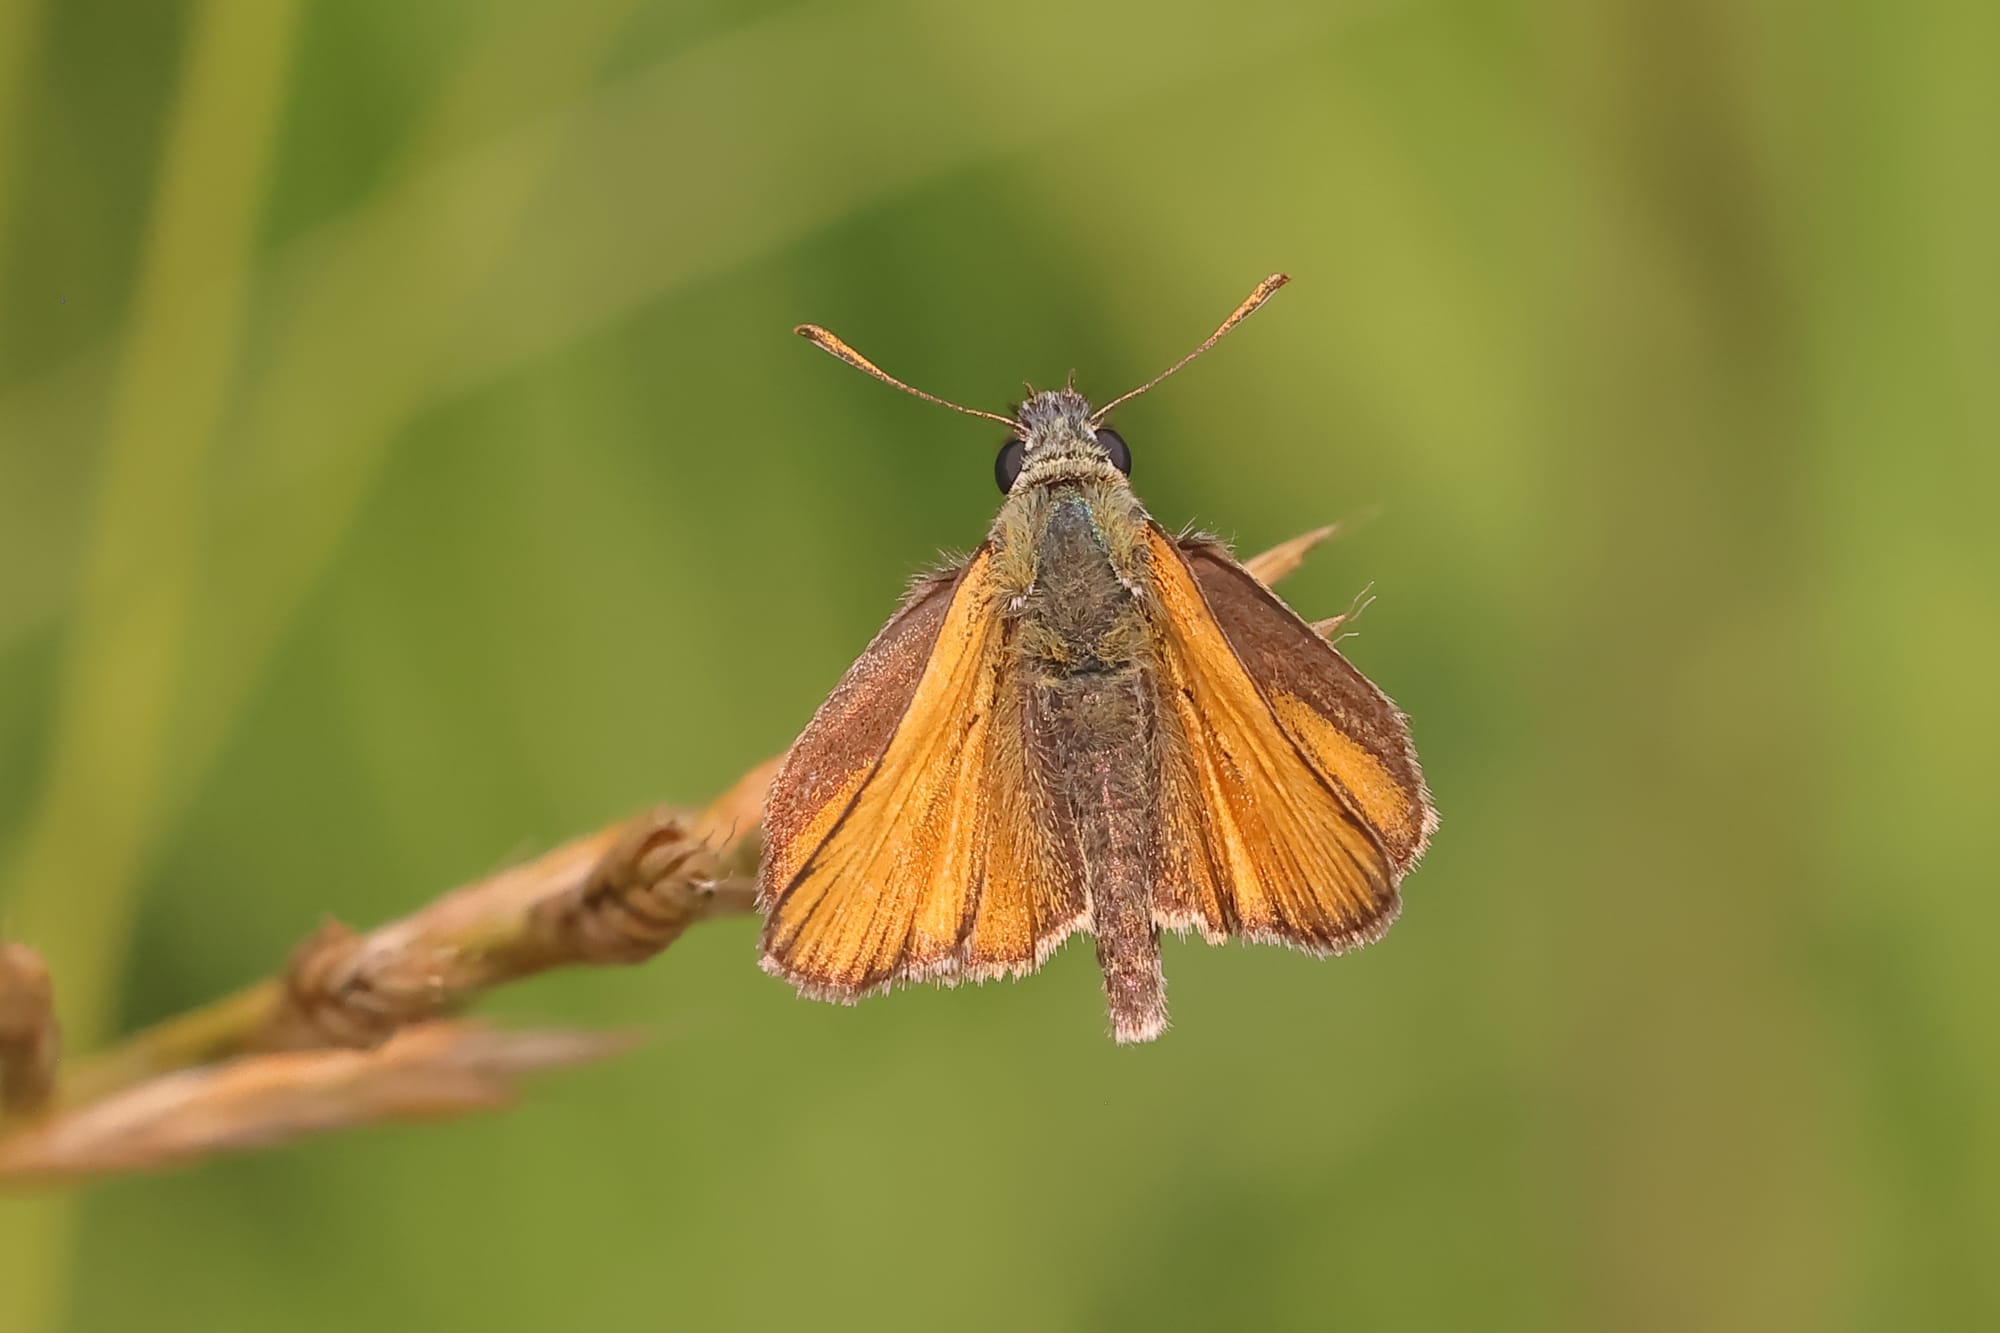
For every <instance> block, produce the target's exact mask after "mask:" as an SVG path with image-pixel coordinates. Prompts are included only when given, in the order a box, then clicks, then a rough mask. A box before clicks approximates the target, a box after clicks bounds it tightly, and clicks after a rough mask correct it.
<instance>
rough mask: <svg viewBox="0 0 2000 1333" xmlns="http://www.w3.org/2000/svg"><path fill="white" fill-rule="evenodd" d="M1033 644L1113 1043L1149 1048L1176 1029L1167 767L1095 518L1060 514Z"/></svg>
mask: <svg viewBox="0 0 2000 1333" xmlns="http://www.w3.org/2000/svg"><path fill="white" fill-rule="evenodd" d="M1038 547H1039V549H1038V556H1039V557H1040V558H1039V559H1038V561H1037V564H1038V567H1039V568H1038V571H1037V582H1038V584H1039V585H1040V586H1039V589H1038V592H1039V593H1040V596H1038V597H1036V598H1034V599H1032V602H1031V605H1030V606H1029V607H1028V608H1027V615H1026V619H1027V620H1028V621H1029V622H1030V624H1031V625H1032V632H1031V633H1029V634H1027V635H1025V636H1024V637H1023V640H1022V642H1023V646H1024V647H1026V648H1028V649H1029V656H1030V660H1029V661H1028V662H1024V663H1023V666H1024V667H1025V668H1026V669H1027V670H1028V671H1030V672H1032V673H1033V674H1032V679H1033V680H1034V682H1035V683H1034V686H1033V693H1032V695H1031V702H1030V706H1029V708H1028V719H1029V729H1030V733H1031V748H1032V750H1033V753H1034V756H1035V759H1036V761H1037V763H1038V764H1039V766H1040V768H1041V772H1042V775H1043V778H1044V781H1045V783H1046V788H1047V789H1048V790H1050V791H1051V792H1052V793H1054V794H1056V796H1057V797H1058V799H1057V802H1056V805H1057V808H1058V810H1059V811H1060V812H1061V815H1060V817H1062V818H1065V819H1067V821H1068V822H1069V824H1070V831H1071V833H1072V834H1073V837H1074V843H1073V845H1074V847H1075V848H1076V852H1077V855H1078V859H1079V860H1080V861H1081V862H1082V870H1083V875H1084V882H1085V886H1086V888H1087V891H1088V893H1089V897H1090V911H1091V927H1092V930H1093V932H1094V933H1095V935H1096V937H1097V962H1098V966H1099V968H1100V969H1101V970H1102V971H1103V973H1104V993H1105V1000H1106V1003H1107V1004H1108V1006H1109V1008H1110V1011H1111V1026H1112V1034H1113V1035H1114V1036H1115V1037H1116V1038H1117V1039H1118V1040H1119V1041H1145V1040H1147V1039H1149V1038H1151V1037H1155V1036H1158V1035H1159V1033H1160V1031H1161V1029H1163V1028H1164V1027H1165V1026H1166V1021H1167V1011H1166V985H1165V982H1164V980H1163V979H1162V977H1161V975H1160V949H1159V937H1158V934H1157V932H1156V930H1155V928H1154V926H1153V905H1152V898H1153V892H1152V867H1153V862H1154V858H1153V854H1152V853H1153V836H1154V830H1153V821H1154V812H1155V810H1156V809H1157V807H1158V791H1159V766H1158V760H1157V756H1156V755H1155V753H1154V749H1155V744H1154V738H1155V722H1154V716H1153V707H1154V698H1153V680H1152V674H1151V670H1150V665H1149V658H1148V655H1147V653H1146V651H1145V635H1144V629H1145V623H1144V619H1143V614H1144V613H1143V612H1142V611H1141V610H1140V608H1139V606H1138V604H1137V603H1136V602H1135V601H1134V600H1133V596H1132V590H1131V588H1130V586H1128V583H1127V578H1126V576H1125V575H1121V574H1120V572H1119V571H1118V570H1116V569H1114V568H1113V567H1112V565H1111V562H1110V558H1109V556H1108V555H1107V553H1106V551H1105V544H1104V539H1103V535H1102V534H1101V533H1100V532H1099V531H1098V528H1097V524H1096V522H1095V521H1094V520H1093V517H1092V515H1091V512H1090V510H1089V508H1088V506H1086V505H1085V504H1083V503H1082V502H1081V501H1079V500H1077V499H1067V500H1059V501H1057V502H1056V503H1055V504H1053V505H1052V506H1051V507H1050V512H1049V515H1048V522H1047V526H1046V527H1045V528H1044V529H1043V531H1042V532H1041V534H1040V541H1039V543H1038Z"/></svg>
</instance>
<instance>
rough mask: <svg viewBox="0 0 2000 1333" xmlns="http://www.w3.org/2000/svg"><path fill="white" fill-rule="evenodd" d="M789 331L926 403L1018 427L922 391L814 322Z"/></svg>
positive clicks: (1010, 420) (1005, 419) (996, 415)
mask: <svg viewBox="0 0 2000 1333" xmlns="http://www.w3.org/2000/svg"><path fill="white" fill-rule="evenodd" d="M792 332H793V333H796V334H798V335H799V337H801V338H804V339H805V340H806V341H807V342H809V343H811V344H812V345H813V346H815V347H817V348H819V349H820V350H821V351H823V352H830V353H832V354H833V355H834V356H837V357H839V358H840V359H841V360H842V361H845V362H846V363H847V364H848V365H850V366H853V367H854V368H855V369H856V370H858V371H861V372H862V373H864V374H868V375H873V376H874V377H875V378H876V379H878V380H881V381H882V382H883V383H884V384H887V385H890V386H892V387H894V388H898V389H901V390H902V391H903V392H904V393H907V394H909V395H910V396H912V397H914V398H921V399H923V400H924V401H925V402H927V403H936V404H937V405H938V406H939V407H948V408H950V409H951V410H952V411H954V412H963V413H965V415H967V416H969V417H985V418H986V419H987V420H988V421H997V422H999V423H1000V424H1001V425H1003V426H1005V427H1007V429H1009V430H1014V429H1017V428H1018V426H1017V423H1016V422H1015V420H1014V418H1012V417H1003V416H1001V415H1000V414H999V413H998V412H982V411H980V410H979V409H978V408H976V407H961V406H959V405H958V404H957V403H954V402H952V401H950V400H949V399H946V398H940V397H938V396H937V395H936V394H934V393H925V392H924V391H923V390H922V389H919V388H917V387H916V386H914V385H910V384H905V383H903V381H901V380H899V379H897V378H896V377H895V376H894V375H891V374H890V373H889V372H888V371H886V370H884V369H882V367H880V366H878V365H876V364H875V363H874V362H873V361H870V360H869V359H868V358H867V357H865V356H863V355H861V353H859V352H857V351H855V350H854V349H853V348H852V347H849V346H848V345H847V344H846V343H844V342H842V341H841V340H840V338H839V337H838V336H837V335H835V334H833V333H829V332H828V331H827V330H825V329H823V328H821V327H820V326H819V325H817V324H801V325H799V326H798V327H797V328H795V329H793V330H792Z"/></svg>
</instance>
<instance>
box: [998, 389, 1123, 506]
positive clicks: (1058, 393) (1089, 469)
mask: <svg viewBox="0 0 2000 1333" xmlns="http://www.w3.org/2000/svg"><path fill="white" fill-rule="evenodd" d="M1131 473H1132V451H1131V450H1130V449H1128V448H1126V446H1125V441H1124V439H1123V438H1121V437H1120V436H1119V434H1118V432H1117V431H1114V430H1106V429H1105V428H1104V427H1102V426H1099V425H1098V424H1097V423H1096V421H1095V419H1094V418H1093V415H1092V413H1091V408H1090V403H1089V402H1088V401H1087V400H1085V398H1084V396H1083V395H1082V394H1080V393H1078V392H1077V391H1076V390H1074V389H1050V390H1047V391H1046V392H1043V393H1037V394H1031V395H1030V396H1029V398H1028V400H1027V401H1026V402H1024V403H1022V404H1021V406H1020V409H1019V410H1018V411H1016V412H1015V414H1014V435H1013V437H1012V438H1011V439H1009V440H1008V441H1007V443H1005V444H1004V445H1002V446H1000V455H999V457H997V458H996V459H994V460H993V479H994V480H995V481H996V482H998V483H999V484H1000V489H1001V491H1002V492H1004V493H1008V494H1011V493H1013V492H1014V491H1015V490H1016V489H1026V488H1027V487H1031V486H1044V485H1047V484H1049V483H1050V482H1054V481H1075V480H1084V479H1093V480H1100V481H1115V480H1122V479H1124V478H1125V477H1128V476H1130V475H1131Z"/></svg>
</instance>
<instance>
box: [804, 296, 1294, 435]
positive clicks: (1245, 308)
mask: <svg viewBox="0 0 2000 1333" xmlns="http://www.w3.org/2000/svg"><path fill="white" fill-rule="evenodd" d="M1290 281H1291V278H1290V277H1289V276H1287V275H1286V274H1283V273H1273V274H1272V275H1271V276H1270V277H1268V278H1266V279H1264V280H1263V281H1262V282H1260V283H1258V284H1257V290H1255V291H1253V292H1251V293H1250V295H1248V296H1246V297H1244V298H1243V304H1242V305H1240V306H1237V307H1236V309H1235V310H1234V311H1233V312H1232V313H1231V314H1230V316H1229V318H1228V319H1225V320H1223V321H1222V327H1221V328H1219V329H1217V330H1216V331H1215V332H1214V333H1211V334H1209V335H1208V337H1207V339H1206V340H1204V341H1203V342H1202V345H1201V346H1199V347H1197V348H1195V349H1194V350H1193V351H1192V352H1189V353H1188V354H1187V355H1186V356H1184V357H1182V358H1181V359H1180V360H1178V361H1176V362H1174V363H1173V364H1172V365H1171V366H1168V367H1167V368H1166V369H1165V370H1163V371H1161V372H1160V373H1159V374H1157V375H1155V376H1153V378H1151V379H1149V380H1147V381H1146V382H1145V383H1144V384H1141V385H1140V386H1139V387H1138V388H1136V389H1134V390H1132V391H1131V392H1130V393H1122V394H1119V395H1118V396H1117V397H1116V398H1113V399H1112V400H1111V401H1110V402H1108V403H1106V404H1105V405H1104V406H1102V407H1100V408H1098V409H1097V411H1096V412H1094V413H1092V414H1091V418H1090V424H1091V425H1093V426H1094V425H1096V424H1097V423H1099V422H1101V421H1103V420H1104V418H1105V415H1106V414H1107V413H1109V412H1110V411H1111V409H1112V408H1114V407H1116V406H1118V404H1120V403H1123V402H1129V401H1130V400H1132V399H1134V398H1137V397H1138V396H1139V395H1140V394H1142V393H1144V392H1146V390H1148V389H1150V388H1152V387H1153V386H1154V385H1155V384H1158V383H1159V382H1160V381H1161V380H1163V379H1165V378H1166V377H1167V376H1169V375H1171V374H1173V373H1174V372H1175V371H1176V370H1179V369H1180V368H1181V367H1182V366H1184V365H1186V364H1187V363H1188V362H1190V361H1192V360H1194V359H1195V358H1196V357H1198V356H1200V355H1201V354H1202V353H1203V352H1206V351H1207V350H1208V349H1209V348H1211V347H1213V346H1215V345H1216V344H1217V343H1218V342H1221V341H1222V335H1223V334H1225V333H1227V332H1229V331H1230V330H1231V329H1233V328H1235V327H1236V326H1237V325H1238V324H1241V323H1242V322H1243V321H1244V320H1246V319H1248V318H1250V316H1252V315H1254V314H1256V313H1257V307H1258V306H1260V305H1263V304H1264V302H1266V301H1268V300H1270V299H1271V297H1272V296H1273V295H1274V294H1275V293H1276V292H1277V290H1278V288H1280V287H1282V286H1284V285H1285V284H1286V283H1288V282H1290ZM828 350H831V349H828Z"/></svg>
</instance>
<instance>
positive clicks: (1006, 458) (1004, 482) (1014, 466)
mask: <svg viewBox="0 0 2000 1333" xmlns="http://www.w3.org/2000/svg"><path fill="white" fill-rule="evenodd" d="M1027 459H1028V451H1027V450H1026V449H1023V448H1022V447H1021V442H1020V441H1019V440H1009V441H1007V443H1005V444H1003V445H1001V446H1000V456H999V457H998V458H996V459H994V460H993V480H995V481H997V482H999V483H1000V493H1001V494H1002V495H1005V494H1007V492H1009V491H1011V490H1013V489H1014V478H1016V477H1018V476H1020V475H1021V465H1022V464H1023V463H1025V462H1027Z"/></svg>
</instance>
